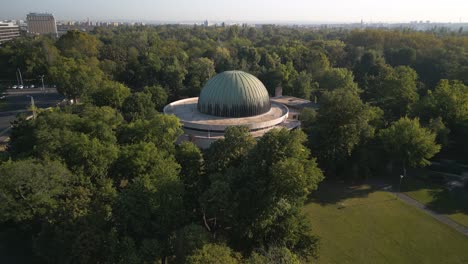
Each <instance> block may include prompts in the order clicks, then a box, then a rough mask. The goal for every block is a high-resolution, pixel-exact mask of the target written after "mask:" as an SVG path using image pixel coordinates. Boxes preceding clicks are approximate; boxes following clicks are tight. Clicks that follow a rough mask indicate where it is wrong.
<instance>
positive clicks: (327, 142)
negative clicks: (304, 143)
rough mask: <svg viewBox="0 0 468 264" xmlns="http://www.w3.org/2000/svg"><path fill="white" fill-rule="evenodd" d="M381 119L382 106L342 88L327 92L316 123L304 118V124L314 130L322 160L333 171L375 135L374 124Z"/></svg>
mask: <svg viewBox="0 0 468 264" xmlns="http://www.w3.org/2000/svg"><path fill="white" fill-rule="evenodd" d="M378 118H379V111H378V109H375V108H372V107H370V106H369V105H368V104H365V103H363V102H362V101H361V99H360V98H359V96H358V95H357V94H356V93H355V92H353V91H351V90H348V89H338V90H335V91H333V92H326V93H325V94H324V96H323V98H322V102H321V104H320V108H319V110H318V112H317V118H316V122H315V123H312V124H308V122H307V121H308V120H304V121H305V122H304V126H305V127H306V128H307V130H310V132H309V133H310V138H311V140H312V142H311V145H312V147H313V149H316V151H317V153H318V157H319V159H320V160H321V162H323V165H325V166H326V167H327V168H329V169H332V171H331V172H333V171H334V170H335V169H336V166H337V165H339V164H340V162H343V161H344V160H346V159H347V158H348V157H349V156H350V155H351V154H352V153H353V151H354V150H355V149H356V147H357V146H359V145H360V144H363V143H364V142H366V140H368V139H370V138H372V137H373V136H374V133H375V127H374V126H373V125H372V123H373V122H375V120H376V119H378Z"/></svg>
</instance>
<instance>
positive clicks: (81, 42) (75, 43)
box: [57, 30, 100, 59]
mask: <svg viewBox="0 0 468 264" xmlns="http://www.w3.org/2000/svg"><path fill="white" fill-rule="evenodd" d="M99 44H100V43H99V40H97V39H96V37H95V36H92V35H89V34H86V33H84V32H81V31H78V30H70V31H67V33H66V34H64V35H62V36H61V37H60V39H59V40H58V41H57V47H58V48H59V49H60V51H61V53H62V55H64V56H66V57H69V58H76V59H80V58H81V59H83V58H86V57H96V56H97V54H98V48H99Z"/></svg>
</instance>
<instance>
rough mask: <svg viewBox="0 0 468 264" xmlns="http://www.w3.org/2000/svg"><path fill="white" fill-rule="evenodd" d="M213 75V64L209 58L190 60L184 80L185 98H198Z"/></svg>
mask: <svg viewBox="0 0 468 264" xmlns="http://www.w3.org/2000/svg"><path fill="white" fill-rule="evenodd" d="M213 75H215V67H214V62H213V61H212V60H211V59H209V58H198V59H196V60H192V61H191V62H190V64H189V67H188V74H187V77H186V79H185V87H186V89H187V91H186V93H187V96H189V97H193V96H198V95H199V94H200V92H201V89H202V88H203V85H205V83H206V81H208V80H209V79H210V78H211V77H213Z"/></svg>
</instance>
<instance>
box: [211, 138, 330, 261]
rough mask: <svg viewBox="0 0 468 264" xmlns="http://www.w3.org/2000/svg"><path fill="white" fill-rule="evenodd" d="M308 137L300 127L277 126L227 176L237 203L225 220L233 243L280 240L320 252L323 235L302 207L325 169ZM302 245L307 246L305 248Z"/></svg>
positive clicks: (248, 247)
mask: <svg viewBox="0 0 468 264" xmlns="http://www.w3.org/2000/svg"><path fill="white" fill-rule="evenodd" d="M305 141H306V135H305V134H304V133H303V132H301V131H299V130H297V131H292V132H289V131H287V130H286V129H277V130H276V129H275V130H271V131H269V132H268V133H266V134H265V135H264V136H263V137H262V138H261V139H260V140H259V141H258V143H257V144H256V145H255V147H254V148H253V149H252V150H251V152H250V153H249V156H248V158H247V159H246V160H245V162H244V163H243V164H242V166H241V167H240V168H238V169H237V170H228V172H227V173H226V174H225V175H224V178H225V180H224V181H225V182H226V184H228V186H230V188H229V189H228V190H230V192H231V197H232V200H233V201H235V204H236V206H235V207H232V206H231V208H230V210H228V213H229V214H232V216H231V217H232V222H231V223H228V225H226V223H224V226H232V231H230V232H229V233H230V237H231V242H230V243H231V244H232V246H233V248H235V249H239V250H241V251H243V252H251V251H252V249H254V248H260V247H269V246H270V243H271V241H276V242H277V243H279V244H283V243H284V245H286V246H287V247H288V248H291V249H298V250H295V251H297V252H299V251H301V255H302V253H304V255H303V256H304V257H316V255H314V254H315V253H314V252H316V250H315V249H314V248H316V246H317V238H316V237H315V236H313V235H311V233H310V229H309V225H308V224H307V223H306V221H305V219H304V218H303V217H302V215H301V210H300V208H301V207H302V205H303V203H304V201H305V198H306V197H307V196H308V195H309V194H310V193H311V192H312V191H313V190H315V189H316V188H317V186H318V183H319V182H320V181H321V180H322V179H323V174H322V171H321V170H320V169H319V168H318V166H317V163H316V161H315V159H314V158H311V157H310V151H309V150H308V149H307V148H306V147H305V146H304V143H305ZM292 167H294V169H292ZM286 179H288V180H286ZM286 182H288V184H285V183H286ZM217 183H218V184H220V181H218V182H217ZM289 183H290V184H289ZM220 186H222V185H220ZM225 219H229V218H225ZM301 247H303V248H304V250H299V248H301ZM306 252H309V253H307V254H310V255H307V254H306ZM306 255H307V256H306Z"/></svg>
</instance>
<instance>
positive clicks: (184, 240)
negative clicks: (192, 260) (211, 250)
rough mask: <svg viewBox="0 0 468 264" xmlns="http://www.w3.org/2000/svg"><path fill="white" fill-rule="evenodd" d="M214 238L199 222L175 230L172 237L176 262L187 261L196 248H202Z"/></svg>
mask: <svg viewBox="0 0 468 264" xmlns="http://www.w3.org/2000/svg"><path fill="white" fill-rule="evenodd" d="M211 240H212V238H211V236H210V233H209V232H208V231H206V229H205V228H204V227H202V226H200V225H197V224H190V225H187V226H184V227H182V228H181V229H179V230H177V231H176V232H175V235H174V236H173V237H172V239H171V244H172V246H173V247H174V254H175V257H176V263H186V262H187V257H190V256H191V255H192V254H193V253H194V251H195V250H199V249H201V248H202V247H203V246H204V245H205V244H208V243H209V242H210V241H211Z"/></svg>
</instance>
